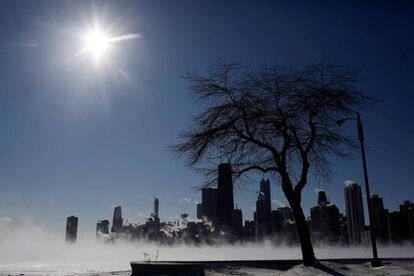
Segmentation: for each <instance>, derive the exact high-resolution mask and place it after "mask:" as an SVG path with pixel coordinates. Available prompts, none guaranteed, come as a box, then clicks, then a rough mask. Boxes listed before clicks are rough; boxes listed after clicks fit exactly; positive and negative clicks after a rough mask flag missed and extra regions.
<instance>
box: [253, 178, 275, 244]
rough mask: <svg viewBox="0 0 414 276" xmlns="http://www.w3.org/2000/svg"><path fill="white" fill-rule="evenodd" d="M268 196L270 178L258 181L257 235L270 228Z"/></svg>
mask: <svg viewBox="0 0 414 276" xmlns="http://www.w3.org/2000/svg"><path fill="white" fill-rule="evenodd" d="M270 198H271V196H270V180H269V179H267V180H264V179H262V181H260V192H259V195H258V197H257V201H256V220H257V221H256V231H257V234H258V235H259V236H261V235H263V234H267V233H269V232H270V230H271V215H270V213H271V211H272V203H271V199H270Z"/></svg>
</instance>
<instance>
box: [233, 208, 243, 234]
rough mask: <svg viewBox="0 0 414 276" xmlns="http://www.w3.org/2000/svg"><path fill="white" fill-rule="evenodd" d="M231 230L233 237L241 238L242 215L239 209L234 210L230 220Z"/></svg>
mask: <svg viewBox="0 0 414 276" xmlns="http://www.w3.org/2000/svg"><path fill="white" fill-rule="evenodd" d="M231 228H232V232H233V235H235V236H237V237H241V235H242V230H243V214H242V210H241V209H234V211H233V215H232V219H231Z"/></svg>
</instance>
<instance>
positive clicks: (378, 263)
mask: <svg viewBox="0 0 414 276" xmlns="http://www.w3.org/2000/svg"><path fill="white" fill-rule="evenodd" d="M357 125H358V139H359V142H360V144H361V155H362V165H363V167H364V179H365V191H366V193H367V203H368V217H369V229H370V231H371V244H372V254H373V259H372V261H371V265H372V266H373V267H377V266H382V262H381V259H379V258H378V254H377V241H376V236H375V227H374V223H373V220H372V216H373V215H372V208H371V194H370V191H369V183H368V169H367V160H366V158H365V147H364V131H363V128H362V122H361V116H360V115H359V112H358V113H357Z"/></svg>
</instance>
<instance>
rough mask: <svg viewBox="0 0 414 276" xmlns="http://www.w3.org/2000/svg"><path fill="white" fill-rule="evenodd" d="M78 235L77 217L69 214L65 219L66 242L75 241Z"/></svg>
mask: <svg viewBox="0 0 414 276" xmlns="http://www.w3.org/2000/svg"><path fill="white" fill-rule="evenodd" d="M77 235H78V217H75V216H70V217H68V218H67V219H66V242H75V241H76V238H77Z"/></svg>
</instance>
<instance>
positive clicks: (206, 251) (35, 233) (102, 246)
mask: <svg viewBox="0 0 414 276" xmlns="http://www.w3.org/2000/svg"><path fill="white" fill-rule="evenodd" d="M5 224H6V225H5ZM64 234H65V233H64V231H62V232H52V231H46V230H45V229H42V228H41V227H37V226H25V227H19V228H18V229H16V228H14V227H11V225H7V222H6V223H4V221H3V223H0V235H1V236H0V271H3V272H4V271H9V272H10V271H14V272H25V271H31V272H36V271H38V272H40V271H42V272H80V273H81V272H87V271H118V270H129V269H130V266H129V262H130V261H143V260H144V254H143V252H145V253H147V254H149V255H150V256H151V257H152V259H153V260H154V258H155V256H156V255H157V252H158V260H162V261H207V260H255V259H257V260H266V259H268V260H269V259H298V258H301V254H300V248H299V247H297V246H294V247H289V246H287V245H280V246H274V245H272V244H271V243H270V242H264V243H260V244H258V243H245V244H236V245H222V246H207V245H204V246H196V245H185V244H177V245H175V246H160V245H159V244H158V243H151V242H144V241H140V242H138V241H129V240H117V241H116V243H104V242H102V241H99V240H97V239H96V237H95V234H94V233H91V234H80V235H79V236H78V240H77V242H76V243H75V244H66V243H65V237H64ZM315 251H316V254H317V257H318V258H369V257H370V256H371V248H370V246H369V245H367V246H360V247H339V246H334V247H329V246H320V247H316V248H315ZM379 254H380V256H381V257H414V246H413V245H409V244H406V245H403V246H400V245H390V246H380V247H379Z"/></svg>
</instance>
